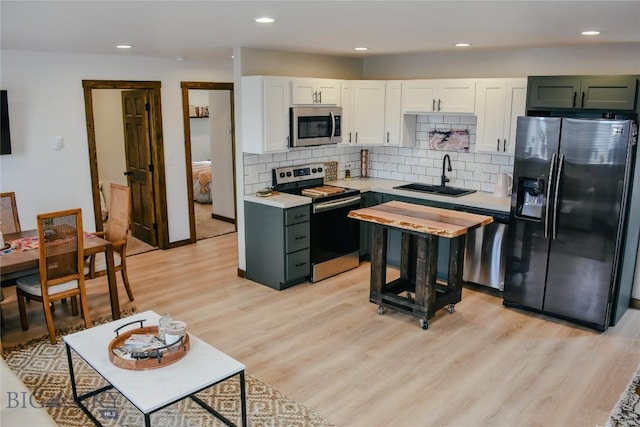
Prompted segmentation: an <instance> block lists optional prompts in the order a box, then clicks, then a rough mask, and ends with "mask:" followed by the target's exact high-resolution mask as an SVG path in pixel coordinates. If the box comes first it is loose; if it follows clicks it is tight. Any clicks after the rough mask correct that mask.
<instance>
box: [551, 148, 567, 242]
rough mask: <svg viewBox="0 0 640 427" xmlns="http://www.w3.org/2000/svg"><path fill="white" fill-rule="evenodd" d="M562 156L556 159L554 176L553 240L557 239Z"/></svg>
mask: <svg viewBox="0 0 640 427" xmlns="http://www.w3.org/2000/svg"><path fill="white" fill-rule="evenodd" d="M563 163H564V154H560V158H559V159H558V174H557V175H556V195H555V197H554V200H553V231H552V232H553V237H552V238H553V239H556V238H558V199H559V198H560V194H559V193H560V176H561V175H562V164H563Z"/></svg>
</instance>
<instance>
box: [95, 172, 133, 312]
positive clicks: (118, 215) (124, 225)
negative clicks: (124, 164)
mask: <svg viewBox="0 0 640 427" xmlns="http://www.w3.org/2000/svg"><path fill="white" fill-rule="evenodd" d="M108 205H109V208H108V210H109V219H108V221H107V224H106V226H105V229H104V231H99V232H96V233H94V234H95V235H96V236H99V237H102V238H104V239H106V240H108V241H110V242H111V244H112V245H113V263H114V266H115V271H116V272H118V271H119V272H120V273H121V275H122V281H123V282H124V287H125V289H126V291H127V295H128V296H129V301H133V292H132V291H131V285H130V284H129V276H128V275H127V234H128V233H129V226H130V224H131V190H130V189H129V187H127V186H125V185H119V184H114V183H111V186H110V192H109V203H108ZM106 274H107V265H106V261H105V259H104V254H97V255H92V256H91V257H89V259H88V260H87V262H86V264H85V275H86V276H85V278H87V279H94V278H96V277H100V276H104V275H106Z"/></svg>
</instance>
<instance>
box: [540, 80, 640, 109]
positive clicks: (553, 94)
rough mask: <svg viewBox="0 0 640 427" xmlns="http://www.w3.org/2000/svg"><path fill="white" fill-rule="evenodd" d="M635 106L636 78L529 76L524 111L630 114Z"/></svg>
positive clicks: (636, 104) (636, 93) (636, 96)
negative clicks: (599, 111)
mask: <svg viewBox="0 0 640 427" xmlns="http://www.w3.org/2000/svg"><path fill="white" fill-rule="evenodd" d="M637 107H638V76H631V75H623V76H613V75H612V76H530V77H529V80H528V85H527V111H532V110H533V111H535V110H556V109H562V110H601V111H633V110H636V108H637Z"/></svg>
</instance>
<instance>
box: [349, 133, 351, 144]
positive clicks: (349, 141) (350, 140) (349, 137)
mask: <svg viewBox="0 0 640 427" xmlns="http://www.w3.org/2000/svg"><path fill="white" fill-rule="evenodd" d="M349 144H351V132H349Z"/></svg>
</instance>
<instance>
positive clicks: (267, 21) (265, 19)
mask: <svg viewBox="0 0 640 427" xmlns="http://www.w3.org/2000/svg"><path fill="white" fill-rule="evenodd" d="M275 21H276V20H275V19H273V18H268V17H266V16H263V17H262V18H256V22H259V23H260V24H271V23H272V22H275Z"/></svg>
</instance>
